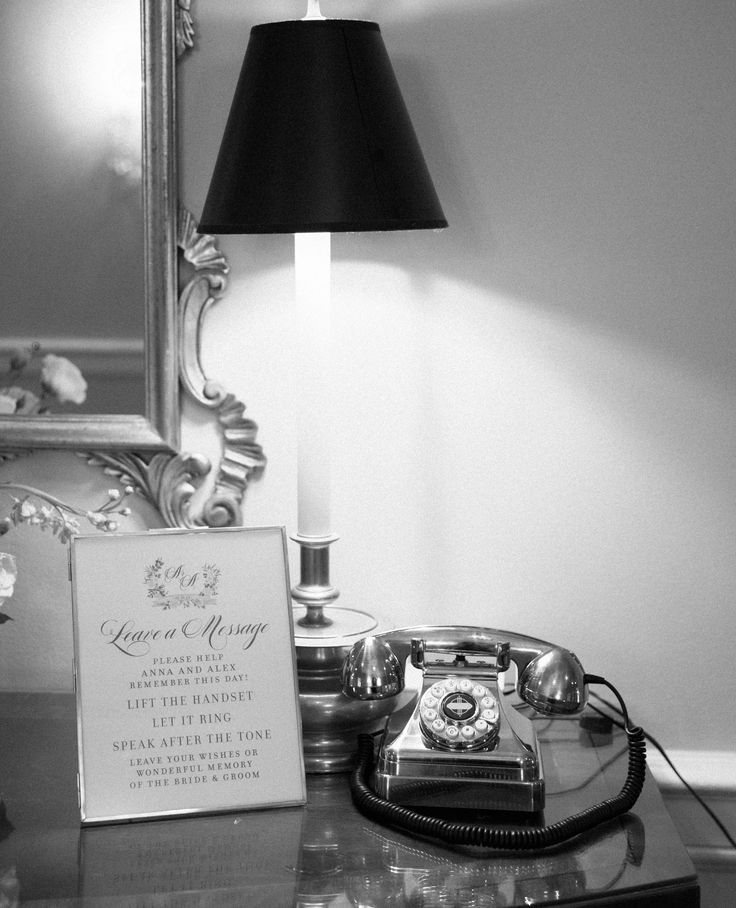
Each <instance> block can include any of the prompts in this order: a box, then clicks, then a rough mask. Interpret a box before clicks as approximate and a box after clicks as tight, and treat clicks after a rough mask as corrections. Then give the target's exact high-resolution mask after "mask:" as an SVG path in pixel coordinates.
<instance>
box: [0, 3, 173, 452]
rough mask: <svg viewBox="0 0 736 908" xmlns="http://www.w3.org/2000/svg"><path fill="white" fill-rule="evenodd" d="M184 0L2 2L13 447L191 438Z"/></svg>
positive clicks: (7, 421)
mask: <svg viewBox="0 0 736 908" xmlns="http://www.w3.org/2000/svg"><path fill="white" fill-rule="evenodd" d="M172 7H173V5H172V4H170V3H161V2H160V0H144V2H140V0H64V2H61V3H60V2H58V0H2V3H0V106H1V108H2V111H3V142H2V146H1V147H0V186H2V191H3V205H2V206H0V227H1V228H2V236H3V239H4V243H5V254H4V256H3V258H4V265H3V268H2V269H0V292H1V293H2V306H1V307H0V448H6V449H8V448H11V449H12V448H14V447H36V448H38V447H73V448H77V449H80V448H88V447H90V448H105V449H110V448H118V447H120V448H127V449H131V448H139V449H143V450H151V449H162V448H163V449H171V448H175V447H176V442H177V440H178V435H177V433H178V385H177V372H176V356H177V339H176V331H175V324H174V317H175V298H176V273H175V272H176V199H175V190H174V186H175V179H174V176H175V148H174V140H173V94H174V92H173V78H174V77H173V72H174V67H175V63H174V60H173V52H172V47H173V40H171V36H172V35H173V33H174V31H173V30H174V22H173V16H174V13H173V9H172ZM34 345H40V349H39V350H37V352H36V353H35V354H34V355H33V356H32V357H31V358H30V361H28V362H25V363H24V364H23V366H22V370H21V371H20V372H18V370H16V369H13V366H14V365H18V358H17V357H15V358H14V353H15V351H16V350H18V349H21V350H22V351H24V353H25V354H26V358H27V354H28V351H30V350H31V349H32V348H33V347H34ZM47 354H52V355H53V356H59V357H63V358H64V359H66V360H68V361H69V362H70V363H72V364H73V365H74V366H76V367H77V368H78V369H79V370H80V372H81V376H82V380H80V379H79V377H78V376H77V375H76V373H74V372H72V373H71V376H70V375H69V374H66V373H63V372H61V373H54V371H53V368H52V367H53V366H54V361H52V362H51V363H49V362H48V361H46V360H44V357H45V356H46V355H47ZM55 365H56V366H59V363H58V361H56V362H55ZM42 366H44V372H43V374H42V372H41V369H42ZM54 374H55V375H56V381H52V382H51V386H52V391H51V392H50V391H49V383H50V382H49V376H50V375H54ZM42 378H43V379H44V380H43V382H42ZM85 383H86V389H85V388H84V384H85ZM59 386H61V388H62V390H61V393H53V392H54V391H55V390H56V389H57V387H59ZM9 388H15V389H18V388H20V389H21V391H22V392H24V396H23V397H22V400H21V398H20V397H19V392H18V391H17V390H16V391H14V392H11V393H10V394H8V390H7V389H9ZM26 391H29V392H31V393H30V394H28V395H26V394H25V392H26ZM8 397H10V399H11V400H13V399H15V400H16V401H17V404H16V409H15V410H14V411H12V404H11V403H9V401H8ZM39 397H40V398H41V400H40V402H39V401H38V398H39ZM82 397H83V398H84V399H83V400H82V399H81V398H82Z"/></svg>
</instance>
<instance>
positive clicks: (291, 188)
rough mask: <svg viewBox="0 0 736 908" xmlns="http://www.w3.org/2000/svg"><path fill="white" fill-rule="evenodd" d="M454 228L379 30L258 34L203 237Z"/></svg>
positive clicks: (326, 26)
mask: <svg viewBox="0 0 736 908" xmlns="http://www.w3.org/2000/svg"><path fill="white" fill-rule="evenodd" d="M446 226H447V221H446V220H445V216H444V214H443V212H442V208H441V206H440V203H439V200H438V198H437V193H436V192H435V189H434V186H433V185H432V180H431V177H430V175H429V171H428V170H427V166H426V164H425V162H424V157H423V156H422V151H421V149H420V147H419V143H418V141H417V137H416V135H415V133H414V129H413V127H412V125H411V121H410V119H409V115H408V113H407V110H406V107H405V105H404V101H403V99H402V97H401V92H400V91H399V86H398V84H397V82H396V77H395V76H394V72H393V69H392V67H391V62H390V60H389V58H388V54H387V53H386V48H385V47H384V44H383V39H382V37H381V32H380V29H379V27H378V25H377V24H376V23H375V22H363V21H355V20H346V19H315V20H298V21H293V22H272V23H268V24H266V25H257V26H255V27H254V28H253V29H252V30H251V33H250V40H249V42H248V47H247V49H246V53H245V59H244V61H243V68H242V70H241V73H240V79H239V80H238V86H237V89H236V91H235V97H234V99H233V103H232V107H231V109H230V116H229V118H228V121H227V126H226V128H225V134H224V136H223V140H222V144H221V146H220V153H219V155H218V157H217V164H216V166H215V172H214V175H213V177H212V182H211V184H210V188H209V192H208V194H207V200H206V202H205V206H204V211H203V212H202V218H201V221H200V224H199V230H200V232H201V233H215V234H217V233H299V232H311V231H324V232H333V231H351V230H356V231H357V230H412V229H419V228H439V227H446Z"/></svg>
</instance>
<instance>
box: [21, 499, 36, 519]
mask: <svg viewBox="0 0 736 908" xmlns="http://www.w3.org/2000/svg"><path fill="white" fill-rule="evenodd" d="M37 510H38V509H37V508H36V505H35V504H33V502H32V501H29V500H28V499H27V498H24V499H23V501H21V503H20V516H21V517H22V518H23V519H24V520H30V519H31V518H32V517H35V516H36V511H37Z"/></svg>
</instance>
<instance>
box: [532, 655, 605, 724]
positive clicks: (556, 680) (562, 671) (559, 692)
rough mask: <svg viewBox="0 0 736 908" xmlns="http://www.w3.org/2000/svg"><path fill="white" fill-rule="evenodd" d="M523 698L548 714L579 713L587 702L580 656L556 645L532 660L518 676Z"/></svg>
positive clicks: (586, 690)
mask: <svg viewBox="0 0 736 908" xmlns="http://www.w3.org/2000/svg"><path fill="white" fill-rule="evenodd" d="M518 691H519V695H520V696H521V698H522V699H523V700H524V701H525V702H526V703H528V704H529V705H530V706H533V707H534V709H537V710H539V712H542V713H547V715H571V714H573V713H578V712H580V710H582V709H583V708H584V707H585V704H586V703H587V702H588V687H587V685H586V683H585V672H584V670H583V666H582V665H581V664H580V662H579V660H578V658H577V656H576V655H575V654H574V653H571V652H570V651H569V650H566V649H562V648H561V647H554V648H553V649H550V650H547V651H546V652H544V653H541V654H540V655H539V656H536V657H535V658H534V659H532V660H531V661H530V662H529V663H528V664H527V666H526V667H525V668H524V670H523V671H522V672H521V674H520V675H519V681H518Z"/></svg>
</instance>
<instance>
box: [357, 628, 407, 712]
mask: <svg viewBox="0 0 736 908" xmlns="http://www.w3.org/2000/svg"><path fill="white" fill-rule="evenodd" d="M342 689H343V693H345V694H346V695H347V696H348V697H352V698H353V699H354V700H383V699H385V698H386V697H393V696H395V695H396V694H398V693H401V691H402V690H403V689H404V667H403V665H402V664H401V662H399V660H398V658H397V657H396V655H395V654H394V652H393V650H392V649H391V647H390V646H388V645H387V644H386V643H384V642H383V641H382V640H379V639H378V638H377V637H366V638H365V639H363V640H359V641H358V642H357V643H355V644H354V645H353V647H352V649H351V650H350V652H349V653H348V655H347V657H346V659H345V662H344V663H343V667H342Z"/></svg>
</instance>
